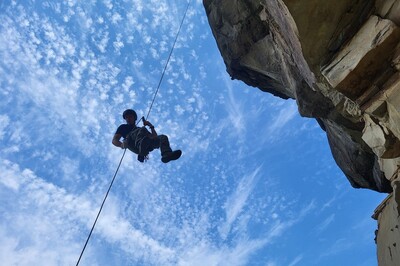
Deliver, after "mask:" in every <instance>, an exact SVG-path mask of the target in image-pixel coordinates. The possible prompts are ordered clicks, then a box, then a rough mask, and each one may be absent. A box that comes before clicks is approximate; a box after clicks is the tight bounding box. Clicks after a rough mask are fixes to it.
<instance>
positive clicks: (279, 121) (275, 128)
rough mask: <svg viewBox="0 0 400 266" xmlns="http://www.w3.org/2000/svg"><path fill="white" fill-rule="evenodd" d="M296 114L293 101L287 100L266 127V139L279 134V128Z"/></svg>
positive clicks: (295, 106) (273, 137)
mask: <svg viewBox="0 0 400 266" xmlns="http://www.w3.org/2000/svg"><path fill="white" fill-rule="evenodd" d="M297 114H298V110H297V105H296V102H295V101H288V102H287V103H286V104H285V106H282V108H281V110H280V111H279V113H278V116H277V117H276V118H273V122H272V123H271V124H270V125H268V126H267V128H266V132H267V133H266V134H265V135H266V136H268V139H275V138H276V137H277V136H279V135H280V133H281V130H282V129H283V128H284V127H285V126H286V125H287V124H288V123H289V122H290V121H291V120H292V119H293V118H294V117H295V116H296V115H297Z"/></svg>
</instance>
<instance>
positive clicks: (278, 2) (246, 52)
mask: <svg viewBox="0 0 400 266" xmlns="http://www.w3.org/2000/svg"><path fill="white" fill-rule="evenodd" d="M203 5H204V7H205V10H206V13H207V16H208V20H209V24H210V26H211V29H212V32H213V34H214V37H215V39H216V41H217V45H218V48H219V50H220V52H221V55H222V57H223V59H224V62H225V64H226V69H227V72H228V73H229V74H230V76H231V77H232V79H240V80H242V81H243V82H245V83H246V84H248V85H251V86H254V87H257V88H259V89H260V90H263V91H265V92H269V93H272V94H274V95H276V96H278V97H281V98H284V99H287V98H292V99H296V102H297V105H298V109H299V112H300V114H301V115H302V116H306V117H314V118H316V119H317V120H318V122H319V124H320V126H321V128H322V129H323V130H325V131H326V134H327V137H328V140H329V144H330V147H331V150H332V154H333V157H334V159H335V161H336V163H337V164H338V166H339V167H340V168H341V169H342V171H343V172H344V174H345V175H346V176H347V178H348V180H349V181H350V184H351V185H352V186H353V187H355V188H367V189H372V190H376V191H379V192H387V193H391V192H392V191H394V192H393V194H391V196H390V200H388V202H389V203H390V202H393V204H392V205H393V206H398V204H399V203H400V200H399V198H400V195H398V194H399V193H400V191H398V190H400V189H398V188H397V184H398V183H399V181H398V180H400V174H399V173H400V170H399V165H400V0H336V1H323V2H321V1H318V0H307V1H306V0H302V1H299V0H203ZM392 205H391V204H386V205H385V204H384V206H392ZM383 209H384V207H382V206H381V207H380V208H378V209H377V213H376V214H375V218H376V219H378V220H379V219H381V218H380V217H383V216H382V215H383V213H384V211H383ZM393 210H394V211H395V212H396V211H397V216H396V215H394V216H393V217H397V221H393V223H392V224H396V225H397V226H398V224H399V222H398V219H399V218H398V217H399V214H400V212H399V210H400V208H398V207H396V208H394V209H393ZM386 217H388V215H386ZM382 221H383V220H382ZM382 223H383V222H382ZM380 230H381V229H380ZM378 236H379V234H378ZM377 239H378V241H380V240H379V239H380V238H379V237H377ZM397 240H398V239H397ZM399 244H400V243H399ZM378 245H379V244H378ZM378 250H379V248H378ZM382 250H387V249H384V248H383V249H382ZM388 265H389V264H388Z"/></svg>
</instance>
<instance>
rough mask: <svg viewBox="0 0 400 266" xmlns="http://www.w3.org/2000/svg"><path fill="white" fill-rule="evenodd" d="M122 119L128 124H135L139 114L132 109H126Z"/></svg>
mask: <svg viewBox="0 0 400 266" xmlns="http://www.w3.org/2000/svg"><path fill="white" fill-rule="evenodd" d="M122 117H123V118H124V119H125V120H126V123H128V124H135V122H136V119H137V114H136V112H135V111H134V110H132V109H126V110H125V111H124V112H123V113H122Z"/></svg>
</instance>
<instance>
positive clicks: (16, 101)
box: [0, 0, 385, 266]
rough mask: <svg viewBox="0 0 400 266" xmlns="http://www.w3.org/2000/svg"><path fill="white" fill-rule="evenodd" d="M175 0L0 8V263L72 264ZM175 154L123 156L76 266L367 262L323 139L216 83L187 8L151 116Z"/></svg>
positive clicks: (175, 18) (205, 31) (143, 91)
mask: <svg viewBox="0 0 400 266" xmlns="http://www.w3.org/2000/svg"><path fill="white" fill-rule="evenodd" d="M185 8H186V2H185V1H172V0H157V1H153V0H151V1H144V0H131V1H127V0H125V1H123V0H121V1H111V0H103V1H100V0H99V1H95V0H91V1H74V0H68V1H8V0H5V1H2V2H1V3H0V58H1V60H0V97H1V99H2V100H1V101H0V260H1V261H2V265H75V263H76V261H77V259H78V257H79V254H80V251H81V249H82V247H83V244H84V242H85V240H86V237H87V234H88V233H89V230H90V228H91V225H92V223H93V221H94V218H95V216H96V214H97V211H98V208H99V207H100V204H101V201H102V199H103V197H104V194H105V192H106V190H107V188H108V185H109V182H110V181H111V178H112V175H113V173H114V171H115V169H116V167H117V165H118V162H119V160H120V158H121V156H122V153H123V151H122V150H121V149H119V148H116V147H114V146H112V144H111V139H112V136H113V134H114V132H115V130H116V128H117V126H118V125H119V124H121V123H123V122H124V121H123V120H122V117H121V113H122V111H123V110H124V109H126V108H134V109H135V110H136V111H137V112H138V114H139V116H142V115H146V114H147V111H148V108H149V105H150V102H151V99H152V95H153V93H154V91H155V89H156V87H157V84H158V80H159V78H160V76H161V72H162V69H163V67H164V64H165V61H166V59H167V57H168V53H169V49H170V47H171V45H172V42H173V39H174V37H175V34H176V32H177V29H178V27H179V23H180V19H181V17H182V15H183V12H184V10H185ZM149 121H151V122H152V123H153V124H154V125H155V126H156V129H157V131H158V132H159V133H162V134H166V135H168V136H169V138H170V141H171V146H172V148H180V149H182V150H183V155H182V157H181V159H179V160H178V161H175V162H171V163H169V164H163V163H161V161H160V154H159V151H158V150H156V151H154V152H153V153H152V154H151V156H150V160H149V161H148V162H147V163H145V164H140V163H139V162H137V161H136V156H134V155H133V154H131V153H127V154H126V156H125V158H124V161H123V163H122V166H121V169H120V172H119V173H118V176H117V178H116V181H115V184H114V186H113V188H112V191H111V193H110V195H109V197H108V199H107V202H106V204H105V207H104V209H103V212H102V214H101V216H100V219H99V222H98V224H97V226H96V228H95V231H94V234H93V235H92V238H91V240H90V242H89V244H88V247H87V249H86V251H85V254H84V256H83V259H82V261H81V265H264V266H278V265H287V266H294V265H365V266H367V265H376V264H377V262H376V255H375V253H376V252H375V244H374V240H373V239H374V230H375V229H376V222H375V221H374V220H372V219H371V218H370V216H371V215H372V213H373V211H374V209H375V207H376V206H377V205H378V204H379V203H380V202H381V200H382V199H383V198H384V197H385V195H383V194H378V193H376V192H373V191H366V190H355V189H352V188H351V186H350V184H349V182H348V181H347V180H346V178H345V176H344V175H343V174H342V172H341V171H340V169H338V167H337V166H336V164H335V162H334V160H333V159H332V156H331V154H330V150H329V147H328V143H327V140H326V136H325V134H324V132H323V131H322V130H321V129H320V128H319V126H318V125H317V123H316V122H315V121H314V120H313V119H308V118H302V117H300V116H299V115H298V113H297V106H296V104H295V102H294V101H293V100H286V101H285V100H281V99H279V98H276V97H273V96H271V95H269V94H267V93H263V92H261V91H259V90H258V89H256V88H251V87H248V86H246V85H245V84H243V83H241V82H239V81H232V80H231V79H230V77H229V75H228V74H227V73H226V71H225V66H224V63H223V60H222V58H221V56H220V54H219V51H218V49H217V46H216V43H215V40H214V39H213V37H212V34H211V31H210V28H209V25H208V22H207V18H206V16H205V12H204V9H203V7H202V1H192V4H191V6H190V8H189V11H188V15H187V18H186V20H185V23H184V25H183V28H182V32H181V34H180V36H179V39H178V42H177V45H176V48H175V50H174V53H173V56H172V58H171V62H170V65H169V67H168V69H167V72H166V75H165V77H164V81H163V83H162V85H161V88H160V92H159V94H158V96H157V99H156V102H155V105H154V107H153V109H152V111H151V114H150V117H149Z"/></svg>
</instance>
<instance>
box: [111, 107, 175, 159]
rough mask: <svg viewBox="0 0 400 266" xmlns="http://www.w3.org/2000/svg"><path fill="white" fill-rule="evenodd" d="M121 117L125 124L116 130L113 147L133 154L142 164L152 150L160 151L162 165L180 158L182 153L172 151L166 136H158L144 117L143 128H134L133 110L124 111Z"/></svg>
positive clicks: (134, 114) (134, 115)
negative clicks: (127, 150)
mask: <svg viewBox="0 0 400 266" xmlns="http://www.w3.org/2000/svg"><path fill="white" fill-rule="evenodd" d="M122 117H123V118H124V119H125V121H126V124H122V125H120V126H119V127H118V128H117V131H116V132H115V134H114V137H113V139H112V144H113V145H114V146H116V147H120V148H122V149H129V150H130V151H132V152H134V153H135V154H137V155H138V156H137V159H138V161H139V162H144V161H145V160H146V159H147V158H148V155H149V153H150V152H151V151H153V150H154V149H160V151H161V161H162V162H163V163H168V162H170V161H173V160H177V159H179V157H181V155H182V151H181V150H175V151H172V149H171V147H170V145H169V140H168V137H167V136H166V135H158V134H157V132H156V130H155V129H154V126H153V125H152V124H151V123H150V122H149V121H147V120H145V119H144V117H143V118H142V120H143V127H138V126H136V120H137V114H136V112H135V111H134V110H132V109H127V110H125V111H124V112H123V114H122ZM146 126H148V127H149V128H150V130H151V132H149V131H148V130H147V128H146ZM121 138H123V141H121Z"/></svg>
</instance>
